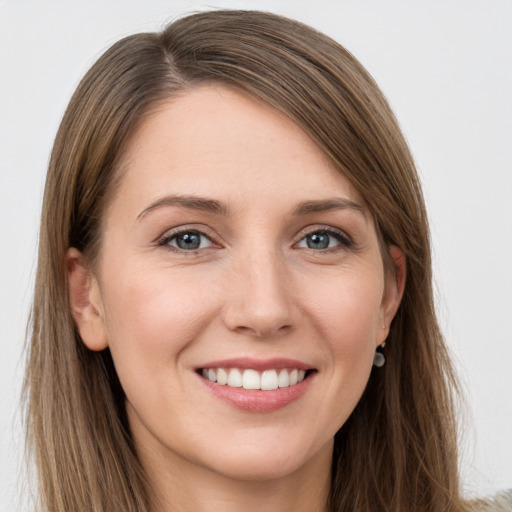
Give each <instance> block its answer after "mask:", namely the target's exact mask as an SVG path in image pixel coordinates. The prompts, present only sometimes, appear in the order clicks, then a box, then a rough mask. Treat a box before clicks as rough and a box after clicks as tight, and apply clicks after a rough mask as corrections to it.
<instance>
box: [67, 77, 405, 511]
mask: <svg viewBox="0 0 512 512" xmlns="http://www.w3.org/2000/svg"><path fill="white" fill-rule="evenodd" d="M122 169H123V172H124V175H123V176H122V179H121V183H120V185H119V189H118V190H117V191H116V194H115V196H114V198H113V200H112V203H111V204H110V205H109V207H108V209H107V212H106V214H105V218H104V219H103V245H102V249H101V254H100V258H99V261H98V262H97V264H96V265H95V267H94V268H88V267H87V265H86V263H85V261H84V260H83V258H82V255H81V254H80V253H79V252H78V251H77V250H76V249H70V250H69V251H68V258H67V269H68V278H69V291H70V298H71V304H72V309H73V315H74V318H75V320H76V323H77V325H78V328H79V331H80V334H81V337H82V339H83V342H84V343H85V344H86V345H87V347H89V348H90V349H91V350H103V349H105V348H106V347H109V348H110V350H111V353H112V357H113V359H114V363H115V366H116V370H117V372H118V375H119V378H120V381H121V384H122V386H123V388H124V390H125V393H126V396H127V403H126V407H127V412H128V417H129V421H130V425H131V428H132V432H133V436H134V439H135V444H136V447H137V450H138V453H139V455H140V457H141V460H142V463H143V466H144V467H145V468H146V471H147V472H148V475H149V478H150V482H151V483H152V486H153V489H154V496H155V502H154V504H153V508H154V510H159V511H167V510H171V509H172V510H173V511H182V510H183V511H185V510H186V511H188V510H194V511H203V510H204V511H206V510H209V511H211V510H222V511H223V512H230V511H240V510H245V511H256V510H266V511H268V512H272V511H275V512H277V511H279V512H283V511H291V510H294V511H309V512H311V511H315V510H317V511H321V510H325V506H326V499H327V496H328V492H329V479H330V465H331V458H332V446H333V436H334V434H335V433H336V431H337V430H338V429H339V428H340V427H341V426H342V425H343V423H344V422H345V421H346V419H347V418H348V416H349V415H350V413H351V412H352V411H353V409H354V407H355V406H356V404H357V402H358V400H359V398H360V396H361V394H362V392H363V390H364V388H365V385H366V383H367V381H368V379H369V376H370V372H371V369H372V362H373V355H374V352H375V349H376V347H377V346H378V345H379V344H381V343H382V342H383V341H384V340H385V339H386V336H387V334H388V331H389V326H390V323H391V320H392V318H393V316H394V314H395V313H396V310H397V308H398V305H399V302H400V298H401V295H402V291H403V284H404V280H405V266H404V264H403V257H402V255H401V253H400V251H399V250H398V249H396V248H391V255H392V257H393V259H394V261H395V267H396V268H395V273H394V275H393V276H391V275H390V276H388V278H386V276H385V272H384V268H383V263H382V256H381V252H380V249H379V243H378V239H377V235H376V232H375V227H374V224H373V222H372V219H371V216H370V214H369V212H368V211H367V208H366V206H365V204H364V201H363V200H362V198H361V196H360V195H359V193H358V192H357V191H356V190H355V189H354V188H353V187H352V186H351V185H350V183H349V181H348V180H347V179H346V178H345V177H344V176H343V175H341V174H340V173H339V171H338V170H337V169H336V168H335V167H334V166H333V164H332V163H331V162H330V161H329V160H328V159H327V157H326V156H325V155H324V153H323V152H322V151H321V150H320V149H319V148H318V147H317V146H316V145H315V144H314V143H313V141H312V140H311V139H310V138H309V137H308V136H307V135H306V134H305V133H304V132H303V131H302V130H301V129H300V128H299V127H298V126H296V125H295V124H294V123H293V122H291V121H290V120H289V119H288V118H286V117H285V116H284V115H283V114H281V113H279V112H277V111H275V110H274V109H272V108H270V107H269V106H266V105H265V104H263V103H261V102H259V101H256V100H254V99H252V98H251V97H249V96H247V95H245V94H243V93H241V92H237V91H234V90H231V89H228V88H225V87H214V86H203V87H200V88H197V89H195V90H193V91H191V92H187V93H186V94H182V95H180V96H178V97H176V98H174V99H170V100H169V101H168V102H166V103H165V104H163V105H161V106H160V107H159V109H158V110H157V111H156V112H154V113H153V114H151V116H150V117H148V118H147V119H146V120H145V121H144V122H143V123H142V125H141V126H140V128H139V129H138V131H137V132H136V133H135V134H134V136H133V137H132V139H131V141H130V143H129V145H128V148H127V150H126V153H125V155H124V159H123V165H122ZM170 195H172V196H173V197H175V196H178V195H179V196H187V197H190V196H193V197H195V198H197V197H201V198H208V199H213V200H216V201H218V202H221V203H222V205H223V206H224V207H225V209H226V210H228V212H212V211H205V210H201V209H195V208H189V207H184V206H180V205H176V204H160V205H159V206H156V207H151V205H154V204H155V203H158V202H159V201H160V200H161V199H162V198H164V197H168V196H170ZM332 198H337V199H342V200H343V201H345V202H347V201H348V202H350V204H349V206H348V207H343V208H339V207H337V208H328V209H324V210H322V211H309V212H302V213H300V214H298V213H297V211H296V210H297V208H298V206H299V205H301V204H303V203H304V202H308V201H323V200H327V199H332ZM164 203H165V201H164ZM167 203H169V201H167ZM354 205H356V206H354ZM148 207H149V210H148ZM177 228H179V229H182V230H185V231H187V230H188V231H189V232H190V230H198V231H201V232H203V233H204V234H205V236H201V238H200V240H201V245H200V246H199V248H198V249H197V250H195V251H191V250H188V249H182V250H180V249H179V248H178V247H177V238H176V236H174V238H169V237H170V236H171V237H172V235H175V231H176V229H177ZM319 230H324V231H323V232H322V233H320V234H321V235H322V236H324V237H326V238H323V240H328V243H329V247H328V248H318V246H313V248H311V247H310V246H308V242H311V241H312V236H311V234H312V233H316V234H317V235H318V233H319ZM325 230H332V231H333V232H334V234H327V235H326V234H325ZM347 240H349V241H350V242H349V243H348V244H347V243H346V241H347ZM234 357H251V358H256V359H267V358H271V357H287V358H293V359H297V360H300V361H303V362H305V363H307V364H308V365H310V366H311V367H314V368H315V372H314V376H313V378H311V380H310V383H309V387H308V389H307V391H306V392H305V393H304V394H303V395H302V396H300V398H298V399H296V400H294V401H293V402H291V403H289V404H288V405H286V406H285V407H282V408H280V409H278V410H276V411H273V412H264V413H261V412H248V411H243V410H240V409H238V408H236V407H233V406H232V405H230V404H228V403H226V402H224V401H222V400H220V399H219V398H217V397H216V396H214V395H213V394H212V393H211V391H210V390H209V388H208V387H207V386H206V385H204V382H203V381H202V379H201V377H199V376H198V374H197V372H196V370H197V368H198V367H201V366H204V365H205V364H206V363H207V362H208V361H214V360H219V359H229V358H234Z"/></svg>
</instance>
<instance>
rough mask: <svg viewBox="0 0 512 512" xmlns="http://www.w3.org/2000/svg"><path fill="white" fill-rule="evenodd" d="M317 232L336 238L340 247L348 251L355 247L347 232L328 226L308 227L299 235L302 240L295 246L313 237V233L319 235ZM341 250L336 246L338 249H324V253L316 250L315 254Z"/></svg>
mask: <svg viewBox="0 0 512 512" xmlns="http://www.w3.org/2000/svg"><path fill="white" fill-rule="evenodd" d="M317 232H324V233H327V234H330V235H332V236H334V237H335V238H337V240H338V241H339V242H340V246H341V247H342V248H345V249H346V248H348V247H353V246H354V245H355V244H354V241H353V239H352V237H351V236H349V235H348V234H347V233H346V232H345V231H343V230H342V229H339V228H335V227H334V226H328V225H324V224H316V225H314V226H308V227H306V228H304V229H303V230H301V232H300V234H299V235H298V236H299V237H300V238H299V239H298V241H297V242H295V244H294V245H297V244H298V243H299V242H301V241H302V240H303V239H304V238H305V237H307V236H308V235H312V234H313V233H317ZM339 249H340V248H339V247H338V246H336V247H330V248H326V249H323V251H319V250H316V251H315V252H329V251H333V250H334V251H335V250H339Z"/></svg>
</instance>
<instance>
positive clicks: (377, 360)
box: [373, 342, 386, 368]
mask: <svg viewBox="0 0 512 512" xmlns="http://www.w3.org/2000/svg"><path fill="white" fill-rule="evenodd" d="M385 345H386V342H384V343H382V344H381V345H379V347H378V348H377V349H376V350H375V355H374V356H373V366H375V367H376V368H382V367H383V366H384V365H385V364H386V357H385V356H384V354H383V353H382V352H380V351H379V348H381V349H382V348H384V346H385Z"/></svg>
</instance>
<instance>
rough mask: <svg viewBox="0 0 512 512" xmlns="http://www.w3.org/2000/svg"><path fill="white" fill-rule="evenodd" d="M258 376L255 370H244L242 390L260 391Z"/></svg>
mask: <svg viewBox="0 0 512 512" xmlns="http://www.w3.org/2000/svg"><path fill="white" fill-rule="evenodd" d="M260 382H261V381H260V374H259V373H258V372H257V371H256V370H244V375H243V384H242V386H243V388H244V389H261V386H260Z"/></svg>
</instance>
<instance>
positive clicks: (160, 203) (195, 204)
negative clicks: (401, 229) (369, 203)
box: [136, 195, 366, 221]
mask: <svg viewBox="0 0 512 512" xmlns="http://www.w3.org/2000/svg"><path fill="white" fill-rule="evenodd" d="M166 206H177V207H179V208H186V209H187V210H198V211H203V212H207V213H213V214H218V215H219V214H220V215H224V216H228V215H230V210H229V208H228V206H227V205H226V204H225V203H222V202H220V201H217V200H216V199H209V198H206V197H197V196H177V195H170V196H165V197H162V198H161V199H157V200H156V201H155V202H154V203H151V204H150V205H149V206H148V207H147V208H144V210H142V211H141V212H140V213H139V215H137V219H136V220H137V221H139V220H141V219H143V218H144V217H146V215H148V214H149V213H151V212H152V211H154V210H156V209H158V208H163V207H166ZM347 209H349V210H355V211H356V212H358V213H361V214H362V215H363V216H364V217H366V214H365V209H364V207H363V206H362V205H360V204H359V203H356V202H354V201H350V200H349V199H345V198H341V197H332V198H328V199H319V200H314V201H304V202H303V203H300V204H299V205H298V206H297V208H295V210H294V212H293V216H296V217H303V216H305V215H308V214H311V213H317V212H327V211H330V210H347Z"/></svg>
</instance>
